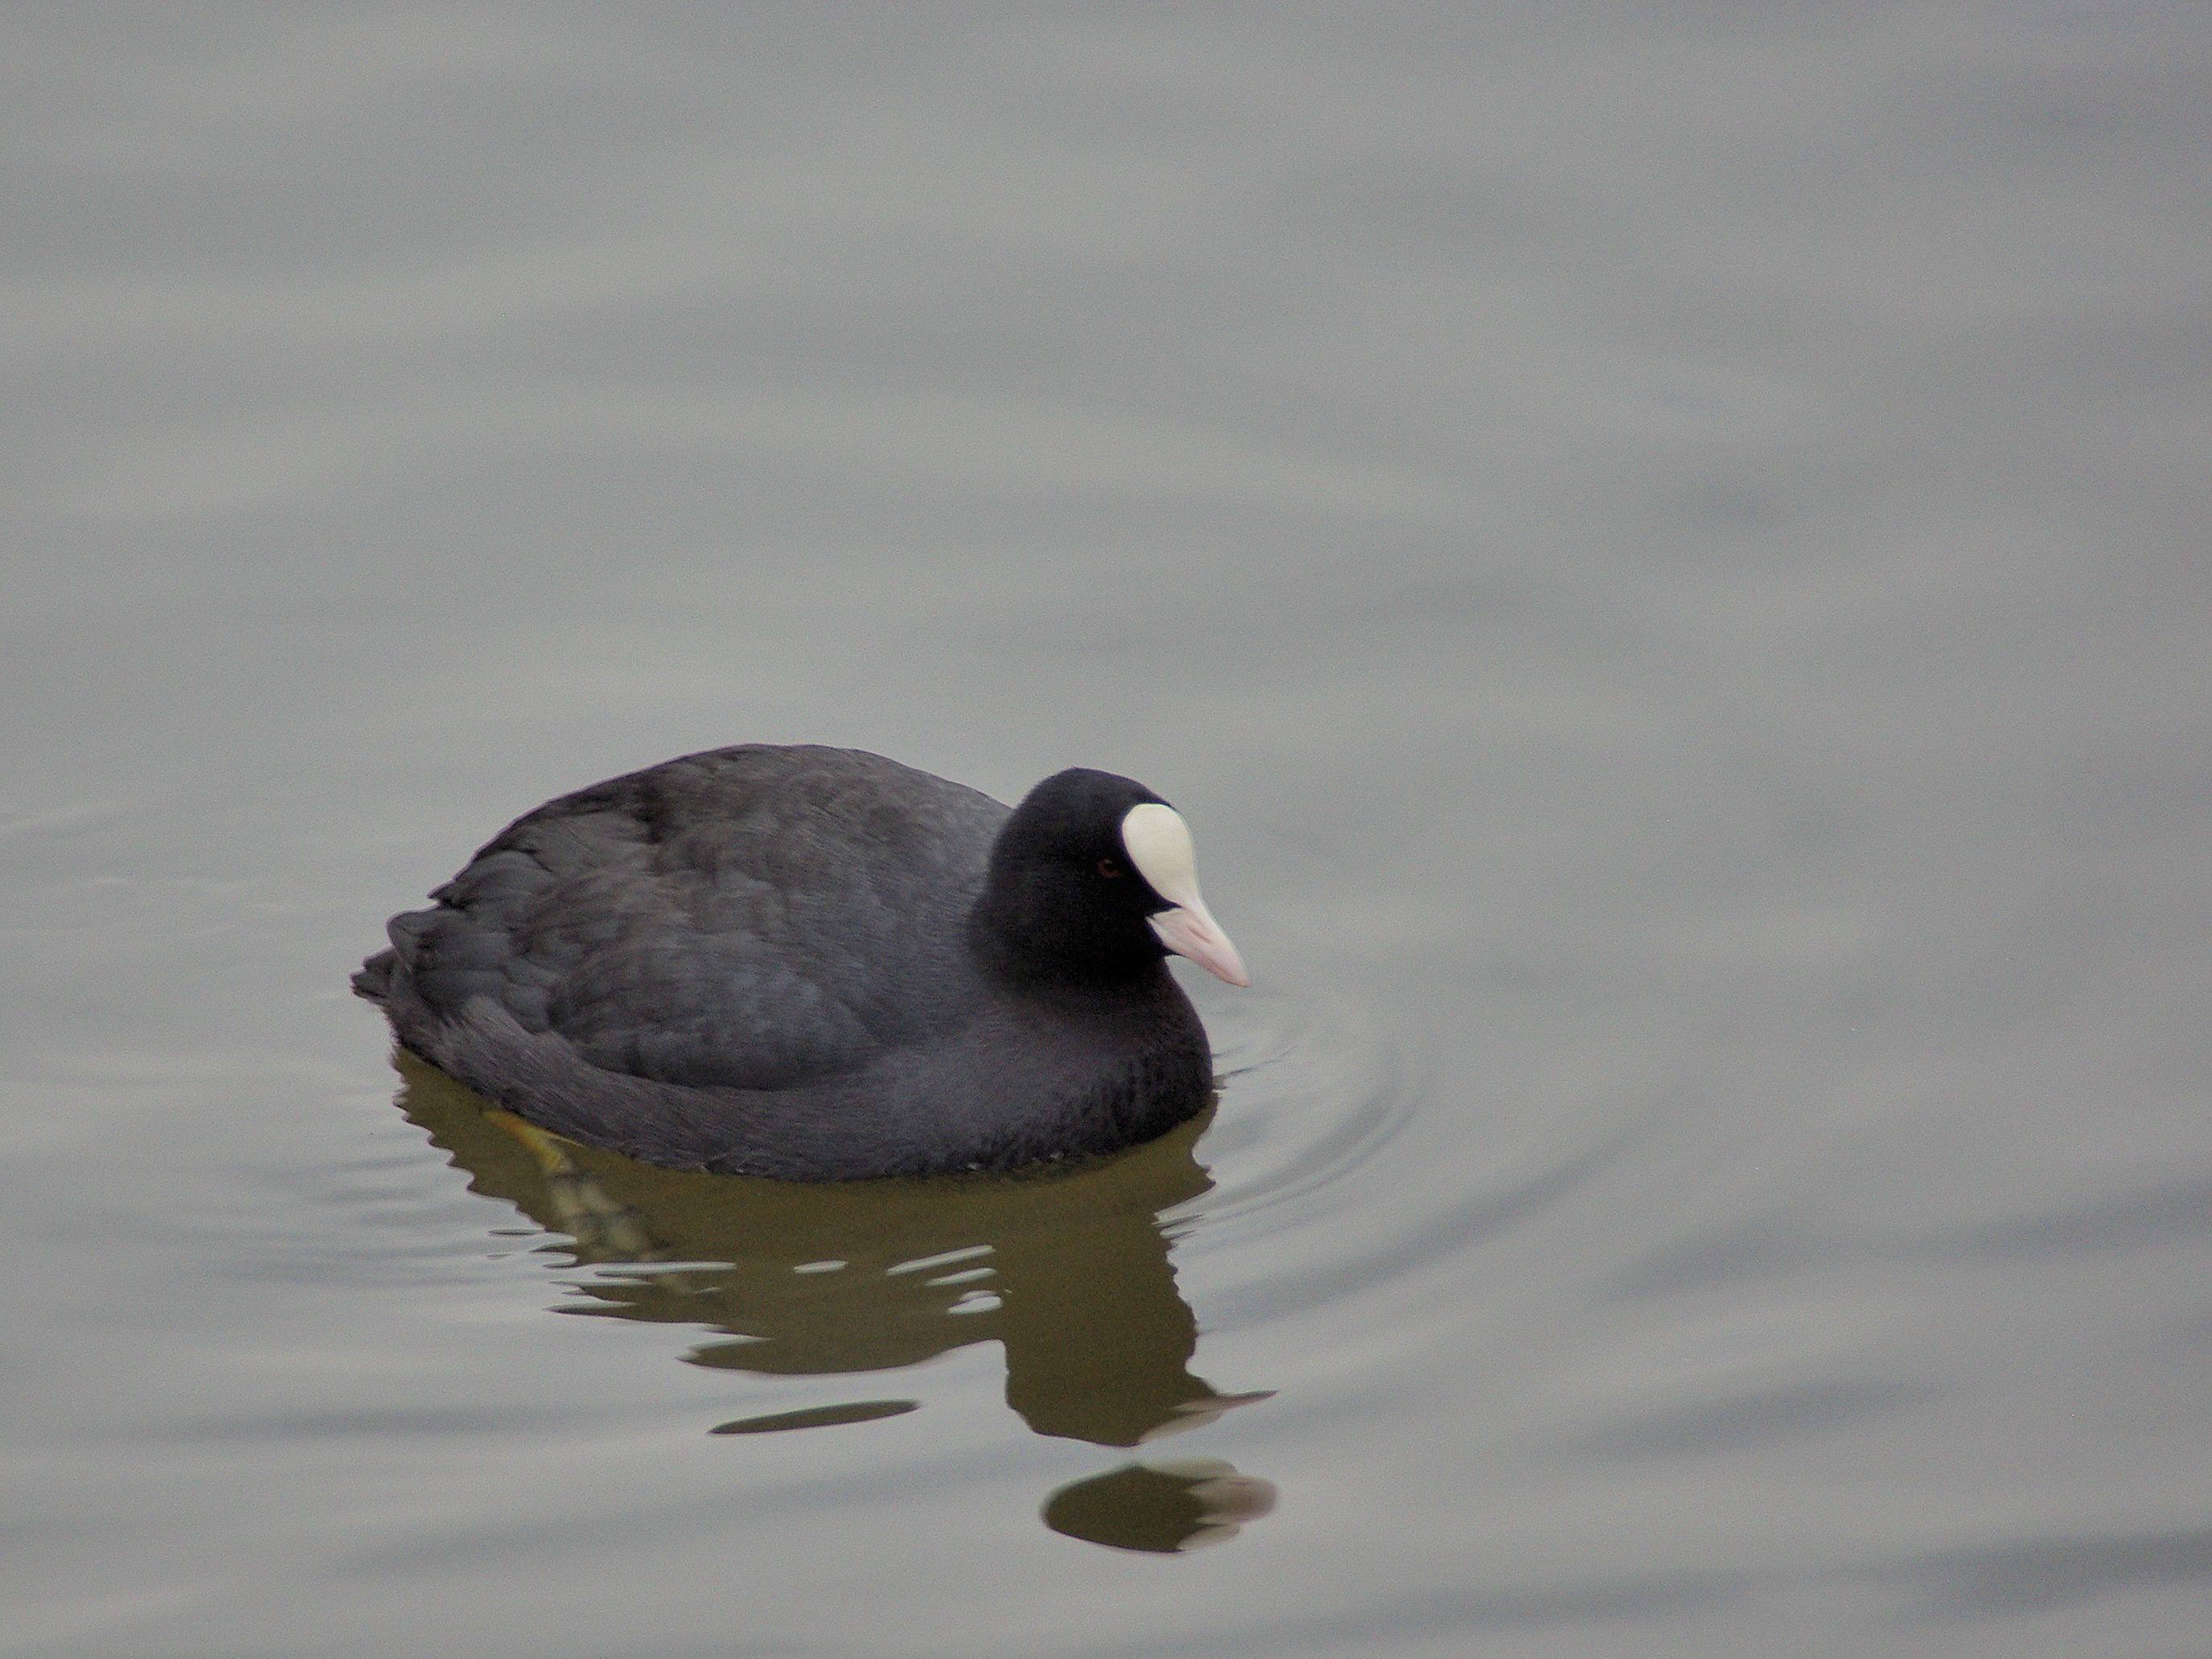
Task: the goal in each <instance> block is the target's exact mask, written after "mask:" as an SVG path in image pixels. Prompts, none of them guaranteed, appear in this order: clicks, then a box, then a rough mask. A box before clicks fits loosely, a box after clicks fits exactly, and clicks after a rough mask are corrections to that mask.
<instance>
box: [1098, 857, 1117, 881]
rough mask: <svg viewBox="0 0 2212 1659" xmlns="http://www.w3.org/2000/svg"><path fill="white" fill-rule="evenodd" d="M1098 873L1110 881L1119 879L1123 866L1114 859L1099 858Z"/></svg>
mask: <svg viewBox="0 0 2212 1659" xmlns="http://www.w3.org/2000/svg"><path fill="white" fill-rule="evenodd" d="M1098 873H1099V874H1100V875H1102V876H1103V877H1105V878H1106V879H1107V880H1109V881H1115V880H1118V879H1119V878H1120V877H1121V866H1120V865H1119V864H1118V863H1116V862H1115V860H1112V859H1101V860H1098Z"/></svg>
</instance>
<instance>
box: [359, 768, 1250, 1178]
mask: <svg viewBox="0 0 2212 1659" xmlns="http://www.w3.org/2000/svg"><path fill="white" fill-rule="evenodd" d="M431 897H432V898H433V899H434V900H435V904H434V906H433V908H429V909H427V910H413V911H408V912H405V913H404V914H402V915H397V916H394V917H393V918H392V921H391V923H390V926H389V928H388V932H389V934H390V937H391V940H392V947H391V949H389V950H386V951H380V952H378V953H377V954H376V955H374V956H373V957H370V958H369V959H368V962H367V963H365V964H364V965H363V967H362V970H361V971H360V973H358V974H356V975H355V976H354V987H355V988H356V990H357V991H359V992H360V993H361V994H362V995H363V996H365V997H367V998H368V999H369V1000H371V1001H374V1002H376V1003H378V1004H380V1005H381V1006H383V1008H384V1010H385V1011H386V1013H387V1014H388V1015H389V1016H390V1017H391V1019H392V1028H393V1030H395V1031H396V1032H397V1034H398V1038H399V1041H400V1042H401V1043H402V1044H403V1045H404V1047H406V1048H409V1049H410V1050H411V1051H412V1052H414V1053H415V1054H418V1055H420V1056H421V1057H422V1059H424V1060H428V1061H429V1062H430V1063H431V1064H432V1065H434V1066H438V1067H439V1068H440V1069H441V1070H442V1071H444V1072H446V1073H448V1074H449V1075H451V1076H453V1077H454V1078H457V1079H459V1080H460V1081H461V1082H463V1083H465V1084H467V1085H469V1086H470V1087H471V1088H472V1089H474V1090H476V1091H477V1092H478V1093H480V1094H483V1095H485V1096H487V1097H489V1098H490V1099H492V1100H493V1101H495V1102H496V1103H499V1104H500V1105H501V1106H504V1107H506V1108H507V1109H510V1110H511V1111H513V1112H514V1113H515V1114H516V1115H518V1116H520V1117H523V1118H526V1119H527V1120H529V1121H532V1122H533V1123H536V1124H538V1125H540V1126H542V1127H544V1128H547V1129H550V1130H552V1131H554V1132H555V1133H558V1134H562V1135H565V1136H568V1137H569V1138H571V1139H576V1140H580V1141H583V1142H586V1143H588V1144H590V1145H593V1146H605V1147H609V1148H611V1149H613V1150H615V1151H617V1152H624V1153H627V1154H629V1156H631V1157H634V1158H643V1159H647V1160H648V1161H650V1162H653V1163H655V1164H667V1165H671V1166H673V1167H676V1168H684V1169H704V1170H720V1171H726V1172H732V1173H743V1174H750V1175H761V1176H778V1177H782V1178H786V1179H793V1180H802V1181H833V1180H847V1179H855V1178H860V1177H866V1176H913V1175H928V1174H937V1173H943V1172H948V1171H954V1170H1003V1169H1011V1168H1014V1167H1017V1166H1019V1165H1023V1164H1036V1163H1041V1162H1046V1161H1050V1160H1054V1159H1060V1158H1077V1157H1083V1156H1086V1155H1091V1154H1096V1153H1101V1152H1111V1151H1114V1150H1115V1149H1118V1148H1121V1147H1124V1146H1133V1145H1134V1144H1136V1143H1138V1142H1139V1141H1143V1140H1148V1139H1152V1137H1154V1136H1156V1135H1158V1134H1160V1133H1164V1131H1165V1130H1167V1129H1168V1128H1170V1127H1172V1126H1174V1125H1176V1124H1177V1123H1180V1122H1182V1121H1185V1120H1187V1119H1188V1118H1190V1117H1192V1116H1194V1115H1196V1114H1197V1113H1198V1112H1199V1111H1200V1110H1201V1109H1203V1108H1204V1107H1205V1105H1206V1103H1207V1101H1208V1100H1209V1099H1210V1098H1211V1097H1212V1085H1213V1079H1212V1064H1211V1056H1210V1054H1209V1050H1208V1048H1207V1044H1206V1032H1205V1030H1204V1028H1203V1027H1202V1026H1201V1025H1200V1024H1199V1019H1198V1015H1197V1013H1196V1012H1195V1011H1194V1009H1193V1008H1192V1006H1191V1005H1190V1001H1189V999H1188V997H1186V996H1185V995H1184V994H1183V993H1182V988H1181V987H1179V986H1177V985H1176V982H1175V981H1174V979H1173V978H1172V977H1171V976H1170V975H1169V973H1168V971H1167V966H1166V962H1165V957H1166V956H1167V955H1168V953H1170V951H1172V952H1175V953H1177V954H1180V955H1182V956H1185V957H1189V958H1191V959H1192V960H1193V961H1194V962H1197V963H1200V965H1201V966H1203V967H1205V968H1206V969H1208V970H1210V971H1211V972H1212V973H1213V974H1215V975H1218V976H1219V977H1220V978H1222V979H1225V980H1226V981H1229V982H1230V983H1231V984H1232V985H1245V984H1249V982H1250V981H1249V979H1248V978H1247V976H1246V975H1245V971H1244V965H1243V962H1242V961H1241V960H1240V959H1239V957H1238V956H1237V950H1236V947H1235V946H1234V945H1231V943H1230V942H1229V939H1228V936H1227V935H1226V934H1225V933H1223V932H1222V931H1221V929H1220V927H1218V925H1217V924H1216V923H1215V921H1214V920H1213V918H1212V915H1210V914H1209V913H1208V912H1207V910H1206V905H1205V903H1204V902H1203V901H1202V900H1201V899H1200V896H1199V889H1198V878H1197V875H1196V871H1195V866H1194V859H1193V854H1192V848H1191V838H1190V831H1189V829H1188V826H1186V825H1185V823H1183V820H1182V817H1181V815H1180V814H1178V813H1177V812H1176V811H1175V809H1174V808H1173V807H1171V806H1170V805H1168V804H1167V803H1166V802H1164V801H1163V800H1162V799H1160V798H1159V797H1158V795H1156V794H1154V793H1152V791H1150V790H1149V789H1146V788H1145V787H1143V786H1142V785H1141V784H1138V783H1135V782H1133V781H1131V780H1129V779H1127V778H1123V777H1117V776H1115V775H1113V774H1111V773H1108V772H1097V771H1091V770H1087V769H1081V768H1077V769H1070V770H1068V771H1065V772H1060V773H1057V774H1055V775H1053V776H1052V777H1049V778H1047V779H1046V780H1045V781H1043V782H1042V783H1040V784H1039V785H1037V787H1036V788H1035V789H1033V790H1031V791H1030V793H1029V795H1028V796H1027V797H1026V798H1025V799H1024V800H1023V801H1022V803H1021V805H1019V806H1018V807H1015V808H1013V809H1012V810H1011V811H1009V809H1007V808H1006V806H1004V805H1001V804H1000V803H999V802H997V801H995V800H993V799H991V798H990V797H989V796H987V795H984V794H981V793H977V792H976V791H975V790H972V789H969V788H966V787H963V786H961V785H959V784H956V783H951V782H948V781H945V779H943V778H939V777H934V776H932V775H930V774H928V773H927V772H921V771H916V770H915V769H913V768H911V767H906V766H902V765H900V764H898V763H896V762H894V761H889V760H885V759H884V758H883V757H881V756H878V755H871V754H867V753H865V752H862V751H860V750H848V749H826V748H817V747H811V746H806V747H791V748H784V747H775V746H770V745H766V744H746V745H742V746H739V747H737V748H732V749H720V750H711V751H708V752H707V753H704V754H698V755H690V756H686V757H683V758H681V759H678V760H672V761H669V762H667V763H665V764H662V765H659V766H655V767H652V768H649V769H647V770H645V771H642V772H634V773H631V774H629V775H627V776H623V777H619V778H615V779H612V780H610V781H607V782H605V783H601V784H596V785H594V786H592V787H591V788H588V789H583V790H580V791H578V792H576V793H574V794H569V795H563V796H562V797H560V798H559V799H555V800H552V801H549V802H547V803H546V804H545V805H543V806H541V807H539V808H538V809H537V810H536V811H533V812H530V813H528V814H526V816H524V817H520V818H519V819H517V820H516V821H515V822H514V823H512V824H510V825H508V826H507V829H504V830H502V831H501V833H500V834H499V836H497V837H496V838H495V839H494V840H493V841H492V842H489V844H488V845H486V846H485V847H484V848H483V850H482V851H481V852H479V853H478V854H477V855H476V857H475V858H474V859H473V860H471V862H470V864H469V865H468V867H467V868H465V869H464V870H463V871H462V872H460V874H459V875H458V876H456V877H455V878H453V880H452V881H450V882H448V883H447V884H446V885H445V886H443V887H441V888H439V889H438V890H436V891H435V892H434V893H433V894H432V895H431Z"/></svg>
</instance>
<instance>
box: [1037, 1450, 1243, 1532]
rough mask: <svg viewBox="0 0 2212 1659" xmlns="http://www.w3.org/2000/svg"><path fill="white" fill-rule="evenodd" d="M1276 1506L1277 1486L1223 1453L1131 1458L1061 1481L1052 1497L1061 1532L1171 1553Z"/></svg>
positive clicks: (1053, 1519)
mask: <svg viewBox="0 0 2212 1659" xmlns="http://www.w3.org/2000/svg"><path fill="white" fill-rule="evenodd" d="M1274 1507H1275V1486H1274V1483H1273V1481H1270V1480H1261V1479H1259V1478H1258V1477H1257V1476H1256V1475H1249V1474H1237V1471H1236V1470H1235V1469H1234V1468H1231V1467H1230V1466H1229V1465H1228V1464H1226V1463H1225V1462H1222V1461H1221V1460H1220V1459H1219V1458H1216V1457H1193V1458H1184V1459H1180V1460H1178V1461H1176V1462H1166V1463H1151V1464H1146V1463H1131V1464H1127V1465H1126V1466H1124V1467H1123V1468H1118V1469H1115V1470H1114V1471H1113V1472H1112V1473H1111V1474H1097V1475H1093V1476H1091V1479H1090V1480H1079V1481H1077V1482H1076V1483H1075V1484H1074V1485H1073V1486H1062V1487H1061V1488H1060V1490H1059V1491H1058V1492H1054V1493H1053V1495H1052V1496H1051V1497H1050V1498H1047V1499H1046V1500H1045V1505H1044V1523H1045V1525H1047V1526H1048V1527H1050V1528H1052V1529H1053V1530H1054V1532H1058V1533H1065V1534H1066V1535H1067V1536H1068V1537H1070V1538H1081V1539H1085V1540H1086V1541H1089V1542H1091V1543H1093V1544H1110V1545H1112V1546H1113V1547H1115V1549H1123V1550H1143V1551H1146V1552H1147V1553H1152V1554H1156V1555H1164V1554H1170V1553H1180V1552H1186V1551H1189V1550H1195V1549H1203V1548H1205V1547H1206V1546H1207V1545H1209V1544H1225V1543H1227V1542H1228V1541H1230V1540H1231V1539H1232V1538H1234V1537H1236V1536H1237V1534H1238V1533H1239V1532H1240V1531H1242V1530H1243V1527H1244V1523H1245V1522H1248V1521H1257V1520H1258V1519H1259V1518H1260V1517H1261V1516H1263V1515H1266V1514H1268V1513H1269V1512H1270V1511H1272V1510H1273V1509H1274Z"/></svg>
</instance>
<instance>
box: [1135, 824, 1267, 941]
mask: <svg viewBox="0 0 2212 1659" xmlns="http://www.w3.org/2000/svg"><path fill="white" fill-rule="evenodd" d="M1121 845H1122V847H1123V848H1126V849H1127V852H1128V854H1129V862H1130V863H1132V864H1133V865H1135V866H1137V873H1138V874H1139V875H1141V876H1142V877H1144V878H1145V879H1146V881H1148V882H1150V883H1152V890H1153V891H1154V892H1155V893H1158V895H1159V896H1161V897H1162V898H1164V899H1165V900H1166V901H1167V902H1169V903H1170V904H1171V905H1173V906H1174V907H1175V908H1173V909H1172V910H1163V911H1161V912H1160V914H1159V915H1156V916H1153V917H1152V918H1151V921H1152V931H1153V932H1154V933H1158V935H1159V936H1160V943H1161V944H1163V945H1166V946H1167V947H1168V949H1169V950H1170V951H1174V952H1175V953H1176V955H1177V956H1179V957H1189V958H1190V959H1191V960H1192V961H1193V962H1194V963H1197V964H1198V965H1199V966H1200V967H1201V968H1203V969H1206V972H1207V973H1209V974H1212V975H1213V976H1214V977H1215V978H1217V979H1225V980H1227V981H1229V982H1230V983H1231V985H1249V984H1250V983H1251V982H1252V976H1251V975H1249V974H1248V973H1246V972H1245V971H1244V958H1243V957H1240V956H1238V955H1237V947H1236V946H1235V945H1231V943H1230V942H1229V935H1228V934H1226V933H1223V932H1222V931H1221V924H1220V923H1219V922H1218V921H1215V920H1214V919H1213V913H1212V911H1210V910H1208V909H1207V908H1206V901H1205V900H1204V899H1202V898H1200V897H1199V896H1198V859H1197V854H1195V853H1194V851H1193V850H1192V848H1191V844H1190V826H1189V825H1188V824H1187V823H1184V822H1183V821H1182V814H1181V813H1179V812H1177V811H1176V810H1175V808H1174V807H1172V806H1168V805H1163V804H1162V803H1160V802H1158V801H1146V803H1145V804H1144V805H1141V806H1133V807H1131V808H1130V809H1129V811H1128V814H1127V817H1124V818H1122V820H1121Z"/></svg>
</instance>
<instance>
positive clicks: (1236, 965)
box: [1152, 893, 1252, 985]
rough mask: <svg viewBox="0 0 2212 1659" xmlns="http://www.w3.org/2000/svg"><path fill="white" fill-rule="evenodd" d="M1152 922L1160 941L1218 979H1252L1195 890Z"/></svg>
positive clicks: (1237, 981)
mask: <svg viewBox="0 0 2212 1659" xmlns="http://www.w3.org/2000/svg"><path fill="white" fill-rule="evenodd" d="M1161 896H1162V897H1165V896H1166V895H1165V894H1163V895H1161ZM1152 931H1153V932H1154V933H1158V935H1159V936H1160V943H1161V944H1163V945H1166V946H1167V947H1168V949H1169V950H1170V951H1174V952H1175V953H1176V955H1177V956H1179V957H1189V958H1190V959H1191V960H1192V961H1193V962H1194V963H1197V964H1198V965H1199V966H1200V967H1201V968H1203V969H1206V972H1207V973H1209V974H1212V975H1213V976H1214V977H1215V978H1216V979H1225V980H1227V981H1229V982H1230V983H1231V985H1249V984H1250V983H1251V982H1252V976H1251V975H1249V974H1248V973H1246V972H1245V971H1244V958H1243V957H1240V956H1238V955H1237V947H1236V946H1235V945H1231V943H1230V942H1229V935H1228V934H1226V933H1223V932H1222V931H1221V924H1220V923H1219V922H1218V921H1214V919H1213V918H1212V916H1210V915H1207V914H1206V906H1205V905H1204V904H1203V903H1201V902H1200V901H1199V897H1198V895H1197V894H1196V893H1193V894H1192V895H1191V896H1190V902H1189V903H1188V904H1178V905H1177V906H1176V908H1174V909H1172V910H1163V911H1161V912H1160V913H1159V915H1156V916H1154V917H1152Z"/></svg>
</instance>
